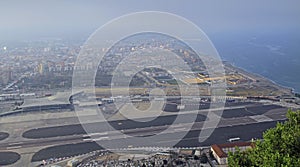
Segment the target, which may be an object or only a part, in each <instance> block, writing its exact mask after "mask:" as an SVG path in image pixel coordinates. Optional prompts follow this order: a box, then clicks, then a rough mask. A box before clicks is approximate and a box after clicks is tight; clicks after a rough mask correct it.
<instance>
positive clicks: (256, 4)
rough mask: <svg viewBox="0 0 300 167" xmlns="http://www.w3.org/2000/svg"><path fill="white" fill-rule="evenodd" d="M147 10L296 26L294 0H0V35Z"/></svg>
mask: <svg viewBox="0 0 300 167" xmlns="http://www.w3.org/2000/svg"><path fill="white" fill-rule="evenodd" d="M149 10H152V11H153V10H154V11H164V12H171V13H174V14H178V15H180V16H183V17H185V18H187V19H189V20H191V21H192V22H194V23H196V24H197V25H198V26H199V27H200V28H202V29H203V30H204V31H205V32H207V33H215V32H222V31H248V30H264V31H273V30H274V29H276V30H277V29H279V30H284V31H289V30H298V29H299V28H300V22H299V16H300V1H299V0H282V1H279V0H268V1H262V0H251V1H250V0H249V1H241V0H223V1H221V0H219V1H215V0H213V1H212V0H208V1H201V0H190V1H188V0H180V1H177V0H118V1H117V0H107V1H103V0H102V1H101V0H99V1H85V0H82V1H76V0H69V1H63V0H19V1H16V0H1V1H0V20H1V22H0V38H1V39H2V40H3V39H13V38H17V39H18V38H30V37H51V36H53V37H60V36H64V35H72V34H78V35H80V34H82V33H85V34H90V33H92V32H93V31H94V30H96V29H97V28H98V27H99V26H101V25H103V24H104V23H106V22H107V21H109V20H111V19H113V18H115V17H118V16H121V15H124V14H128V13H131V12H137V11H149Z"/></svg>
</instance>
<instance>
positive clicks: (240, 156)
mask: <svg viewBox="0 0 300 167" xmlns="http://www.w3.org/2000/svg"><path fill="white" fill-rule="evenodd" d="M287 118H288V121H286V122H284V123H278V124H277V125H276V127H275V128H272V129H269V130H267V131H266V132H265V133H264V134H263V141H257V142H256V143H255V144H256V146H255V148H253V149H249V150H247V151H244V152H242V151H239V150H238V151H237V152H235V153H229V158H228V165H229V166H234V167H238V166H254V167H256V166H263V167H273V166H282V167H283V166H286V167H294V166H295V167H298V166H300V111H291V110H289V111H288V113H287Z"/></svg>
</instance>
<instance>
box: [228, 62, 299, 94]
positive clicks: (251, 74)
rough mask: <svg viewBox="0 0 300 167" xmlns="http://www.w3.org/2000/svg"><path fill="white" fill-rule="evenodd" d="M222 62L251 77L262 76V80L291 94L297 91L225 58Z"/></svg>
mask: <svg viewBox="0 0 300 167" xmlns="http://www.w3.org/2000/svg"><path fill="white" fill-rule="evenodd" d="M223 64H224V65H225V66H226V65H227V66H230V67H232V68H235V69H237V70H240V71H242V72H243V73H245V74H247V75H250V76H253V77H257V78H262V79H263V80H265V81H267V82H270V83H272V84H273V85H275V86H277V87H279V88H281V89H284V90H286V91H290V93H291V94H293V95H294V94H295V93H298V92H295V88H293V87H289V86H284V85H282V84H279V83H277V82H275V81H274V80H271V79H269V78H267V77H265V76H263V75H261V74H258V73H254V72H250V71H248V70H247V69H245V68H243V67H240V66H236V65H233V64H232V63H231V62H229V61H227V60H223Z"/></svg>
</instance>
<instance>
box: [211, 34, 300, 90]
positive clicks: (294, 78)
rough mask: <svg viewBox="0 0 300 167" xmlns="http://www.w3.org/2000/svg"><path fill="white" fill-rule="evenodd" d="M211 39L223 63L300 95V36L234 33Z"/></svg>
mask: <svg viewBox="0 0 300 167" xmlns="http://www.w3.org/2000/svg"><path fill="white" fill-rule="evenodd" d="M209 37H210V39H211V41H212V43H213V44H214V46H215V47H216V49H217V51H218V53H219V55H220V57H221V58H222V60H224V61H228V62H229V63H231V64H233V65H234V66H237V67H240V68H243V69H245V70H246V71H248V72H252V73H256V74H259V75H261V76H263V77H265V78H268V79H270V80H272V81H273V82H275V83H277V84H279V85H281V86H284V87H288V88H291V89H293V90H294V92H295V93H299V92H300V33H299V32H296V33H292V32H264V33H263V32H251V33H242V32H240V33H238V32H231V33H222V34H213V35H211V36H209Z"/></svg>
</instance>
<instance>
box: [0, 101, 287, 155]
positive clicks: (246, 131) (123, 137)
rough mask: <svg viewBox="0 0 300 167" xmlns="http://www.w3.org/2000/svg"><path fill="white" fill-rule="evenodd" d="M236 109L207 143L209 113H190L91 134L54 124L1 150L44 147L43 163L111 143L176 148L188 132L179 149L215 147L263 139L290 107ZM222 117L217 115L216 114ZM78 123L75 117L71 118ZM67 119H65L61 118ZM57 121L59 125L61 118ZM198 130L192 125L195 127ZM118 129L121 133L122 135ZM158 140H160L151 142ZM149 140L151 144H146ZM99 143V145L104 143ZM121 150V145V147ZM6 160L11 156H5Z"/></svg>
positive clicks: (116, 124)
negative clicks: (237, 140) (179, 118)
mask: <svg viewBox="0 0 300 167" xmlns="http://www.w3.org/2000/svg"><path fill="white" fill-rule="evenodd" d="M231 106H233V107H232V109H227V110H224V112H223V114H222V115H220V116H221V119H220V122H219V124H218V125H217V128H216V129H215V130H214V131H213V133H212V134H211V135H210V136H202V137H205V138H207V140H205V141H204V142H201V143H200V142H199V133H200V131H201V130H202V131H203V132H205V131H209V130H212V129H210V128H209V127H207V128H206V129H202V127H203V124H204V122H205V121H206V122H207V121H208V122H209V121H210V120H209V119H207V118H206V114H207V112H201V113H200V114H197V117H196V118H195V120H196V121H195V122H194V123H193V122H191V121H190V118H191V114H189V111H186V112H183V113H182V114H181V116H182V117H183V119H182V121H181V122H176V124H174V120H175V119H176V117H177V115H175V113H174V114H171V115H165V116H160V117H157V118H155V119H154V120H152V121H149V122H137V121H133V120H114V121H109V122H108V123H109V125H110V126H111V127H112V128H109V127H108V126H107V125H106V123H105V122H97V123H89V124H86V125H85V126H87V127H88V128H89V129H90V130H92V131H91V132H90V133H93V134H89V135H87V134H86V132H85V130H84V128H83V127H82V125H81V124H73V125H65V126H52V127H43V128H34V129H30V130H28V131H26V132H24V133H23V134H22V136H23V137H24V139H23V140H22V141H20V142H9V141H7V142H2V143H0V149H1V150H16V149H23V148H29V147H44V146H46V147H47V146H48V148H45V149H42V150H40V151H39V152H37V153H35V154H34V156H33V158H32V161H39V160H43V159H48V158H53V157H66V156H73V155H78V154H83V153H87V152H90V151H93V150H98V149H103V147H102V146H105V145H110V146H116V147H118V148H128V147H144V146H149V147H150V146H152V147H155V146H160V147H162V146H169V145H172V142H174V141H172V137H174V139H176V137H178V136H180V135H182V134H185V133H187V134H186V135H184V136H183V137H182V138H181V140H179V141H178V142H176V143H175V144H174V145H173V146H175V147H200V146H209V145H212V144H215V143H224V142H228V139H229V138H233V137H239V138H240V139H241V140H242V141H249V140H251V139H252V138H261V137H262V133H263V132H264V131H265V130H267V129H269V128H272V127H274V126H275V125H276V123H277V122H278V121H280V122H282V121H284V120H285V119H286V118H285V114H286V111H287V109H286V108H283V107H280V106H277V105H263V104H257V103H249V104H247V105H245V106H243V105H242V103H241V104H236V103H235V104H234V105H231ZM213 112H214V113H216V114H218V112H217V111H213ZM68 119H69V120H72V119H73V118H68ZM61 121H63V120H61ZM51 122H56V121H55V120H53V121H51ZM191 124H192V129H189V128H188V127H189V126H191ZM115 131H117V132H120V134H116V133H115ZM151 136H155V138H157V141H155V140H153V141H151V140H150V141H147V140H146V139H148V138H150V139H151ZM131 137H136V138H140V139H141V140H140V141H136V140H135V141H131ZM144 139H145V140H144ZM95 141H97V142H98V144H100V145H98V144H97V143H96V142H95ZM120 146H121V147H120ZM3 156H4V157H5V155H3Z"/></svg>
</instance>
